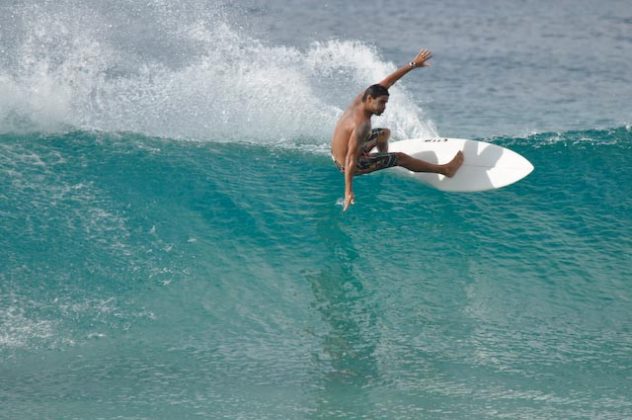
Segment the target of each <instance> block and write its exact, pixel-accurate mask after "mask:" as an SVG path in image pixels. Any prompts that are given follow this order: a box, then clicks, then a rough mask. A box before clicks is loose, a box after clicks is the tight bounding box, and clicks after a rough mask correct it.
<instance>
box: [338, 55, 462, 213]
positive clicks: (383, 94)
mask: <svg viewBox="0 0 632 420" xmlns="http://www.w3.org/2000/svg"><path fill="white" fill-rule="evenodd" d="M431 56H432V54H431V52H430V51H428V50H421V51H420V52H419V54H417V56H416V57H415V58H414V60H413V61H411V62H410V63H408V64H407V65H405V66H403V67H401V68H399V69H397V70H396V71H395V72H394V73H392V74H391V75H390V76H388V77H387V78H386V79H384V80H382V81H381V82H380V83H378V84H377V85H372V86H369V88H368V89H367V90H366V91H364V92H363V93H360V94H359V95H358V96H357V97H356V98H355V99H354V101H353V103H352V104H351V105H350V106H349V107H348V108H347V109H346V111H345V112H344V113H343V114H342V116H341V117H340V119H339V120H338V123H337V124H336V129H335V130H334V135H333V138H332V141H331V157H332V158H333V160H334V162H335V164H336V166H337V167H338V169H339V170H340V171H341V172H342V173H343V174H344V177H345V200H344V206H343V210H344V211H346V210H347V209H348V208H349V206H350V205H351V204H355V196H354V195H353V177H354V176H355V175H363V174H368V173H370V172H373V171H378V170H380V169H385V168H390V167H392V166H403V167H404V168H406V169H409V170H411V171H413V172H433V173H438V174H442V175H445V176H447V177H452V176H454V174H455V173H456V171H457V170H458V169H459V167H460V166H461V164H462V163H463V153H462V152H458V153H457V154H456V156H455V157H454V158H453V159H452V160H451V161H450V162H448V163H446V164H443V165H435V164H432V163H429V162H425V161H423V160H420V159H415V158H413V157H411V156H409V155H407V154H405V153H388V138H389V137H390V134H391V132H390V130H389V129H388V128H376V129H373V130H372V129H371V117H372V116H373V115H382V113H383V112H384V110H385V109H386V103H387V102H388V95H389V94H388V88H390V87H391V86H393V85H394V84H395V82H397V81H398V80H399V79H401V78H402V77H403V76H404V75H405V74H406V73H408V72H409V71H411V70H412V69H415V68H417V67H428V66H429V65H430V63H428V62H427V61H428V60H429V59H430V57H431ZM375 146H377V149H378V153H370V151H371V149H373V148H374V147H375Z"/></svg>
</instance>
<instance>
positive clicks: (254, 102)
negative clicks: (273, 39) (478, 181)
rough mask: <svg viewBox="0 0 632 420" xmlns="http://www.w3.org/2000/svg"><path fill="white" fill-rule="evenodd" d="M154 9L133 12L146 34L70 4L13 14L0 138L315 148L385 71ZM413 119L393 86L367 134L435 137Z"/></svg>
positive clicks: (347, 46) (354, 54) (357, 48)
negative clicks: (63, 134)
mask: <svg viewBox="0 0 632 420" xmlns="http://www.w3.org/2000/svg"><path fill="white" fill-rule="evenodd" d="M161 4H162V3H160V2H156V3H153V4H151V3H150V5H149V6H147V10H143V12H144V13H145V12H148V11H150V12H153V13H154V15H155V14H159V16H160V19H158V20H157V22H156V24H155V25H156V26H155V27H154V28H146V27H144V26H143V25H144V24H145V23H143V22H141V23H136V24H135V21H133V20H130V22H129V25H128V26H127V27H124V26H123V25H121V24H120V22H119V21H120V20H121V16H119V15H117V16H116V18H117V19H118V21H115V20H112V16H109V15H108V14H107V13H105V12H104V11H103V10H101V11H100V9H99V8H98V7H97V8H94V9H88V8H87V7H86V6H80V5H76V4H73V2H67V3H66V4H65V5H66V7H56V8H55V9H54V12H51V10H49V9H48V8H47V7H46V6H45V5H44V6H30V7H26V6H24V7H23V8H22V9H19V8H18V11H17V12H16V13H17V14H18V15H20V16H21V18H22V19H18V20H16V21H15V22H12V23H11V25H13V26H14V27H13V28H6V27H5V31H9V30H11V29H13V30H14V31H15V32H17V33H18V34H19V36H14V37H13V38H12V39H10V40H8V47H7V54H8V55H7V57H8V58H7V59H6V60H4V61H0V65H1V67H0V132H10V131H32V130H36V131H41V130H43V131H64V130H67V129H69V128H72V129H75V128H79V129H88V130H92V129H94V130H103V131H110V132H112V131H132V132H139V133H144V134H147V135H152V136H162V137H176V138H192V139H198V140H213V141H230V142H232V141H248V142H256V143H303V144H305V143H307V144H319V143H324V142H326V141H327V139H328V137H329V136H330V135H331V131H332V129H333V125H334V123H335V119H336V117H337V116H338V115H339V114H340V113H341V112H342V110H343V109H344V107H345V106H346V105H347V104H348V103H349V102H350V101H351V100H352V99H353V97H354V96H355V95H356V94H357V93H358V92H359V91H361V90H362V89H364V88H365V87H366V86H368V85H369V84H372V83H376V82H378V81H380V80H381V79H382V78H383V77H384V76H385V75H387V74H388V73H389V72H391V71H393V70H394V69H395V66H394V65H393V64H392V63H389V62H385V61H384V60H382V59H381V58H380V56H379V53H378V51H376V50H375V49H374V48H372V47H370V46H367V45H365V44H363V43H360V42H353V41H339V40H330V41H327V42H314V43H313V44H312V45H310V46H309V47H307V48H306V49H303V50H302V49H298V48H294V47H288V46H274V45H268V44H267V43H266V42H265V41H263V40H259V39H255V38H253V37H251V36H249V35H248V34H246V33H244V30H242V29H238V25H235V24H234V23H233V24H231V22H230V21H229V20H228V19H227V18H226V17H225V16H222V14H221V13H220V12H218V11H216V12H215V13H207V14H206V15H204V16H197V17H196V18H193V17H191V16H190V14H189V15H187V16H188V18H187V19H184V18H183V16H182V14H181V13H177V11H173V10H163V9H161ZM128 6H129V7H130V8H131V6H130V5H128ZM120 7H122V6H120ZM123 12H126V13H128V14H130V15H133V13H132V10H123ZM123 12H121V13H123ZM113 22H118V25H116V24H115V23H113ZM176 23H177V24H176ZM115 25H116V26H115ZM143 28H144V30H148V29H152V30H154V31H155V32H156V34H155V38H156V39H155V41H154V42H153V44H152V42H151V38H149V37H147V36H145V38H143V36H141V35H138V34H139V31H140V32H142V31H143ZM121 31H123V32H124V31H127V35H129V36H128V37H127V38H126V37H124V36H123V35H125V34H124V33H119V32H121ZM3 33H4V31H3ZM135 35H136V38H134V36H135ZM5 38H6V37H5ZM130 38H131V39H135V41H129V39H130ZM130 43H131V44H130ZM421 114H422V110H421V109H420V108H419V106H417V105H416V104H415V102H414V101H413V98H412V97H411V95H410V94H409V93H408V92H407V91H406V90H405V89H404V88H403V87H402V86H401V85H398V86H395V87H394V88H393V89H392V99H391V101H390V103H389V109H388V111H387V112H386V113H385V115H384V116H383V117H381V118H378V119H376V121H375V124H376V125H385V126H389V127H390V128H391V129H392V130H393V133H394V136H395V137H400V138H401V137H412V136H422V135H435V134H436V131H435V130H434V129H433V127H432V125H431V124H430V123H428V122H426V121H424V120H423V119H422V118H421V117H420V116H421Z"/></svg>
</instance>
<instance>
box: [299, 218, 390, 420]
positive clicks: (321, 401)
mask: <svg viewBox="0 0 632 420" xmlns="http://www.w3.org/2000/svg"><path fill="white" fill-rule="evenodd" d="M318 235H319V236H320V240H321V241H323V243H325V244H328V247H329V250H328V255H329V257H328V258H329V261H328V263H327V264H326V265H325V266H324V267H323V268H322V269H321V270H320V271H310V272H306V273H305V277H306V279H307V281H308V283H309V285H310V286H311V289H312V292H313V295H314V302H313V304H312V307H313V309H314V310H315V311H316V312H318V313H319V314H320V317H321V319H322V320H323V322H324V325H325V331H324V332H323V333H321V334H320V338H321V343H322V344H321V346H320V348H319V350H318V352H317V354H314V355H313V358H314V364H315V365H316V366H317V367H318V372H319V376H321V377H322V383H320V384H319V386H318V389H319V393H318V395H317V397H316V404H317V410H316V412H315V413H314V417H315V418H321V417H322V416H325V417H329V416H333V415H335V414H342V413H354V414H358V413H365V414H367V415H368V414H369V413H370V412H371V410H372V407H371V399H370V395H369V393H368V391H367V387H368V385H370V384H371V383H373V382H375V381H376V379H377V378H378V376H379V372H378V367H377V360H376V358H375V350H376V347H377V339H378V337H376V331H377V328H376V318H377V310H376V308H375V305H374V304H372V303H371V302H370V301H369V297H370V292H368V291H367V289H366V287H365V284H364V282H363V280H362V273H361V270H360V268H361V267H360V266H359V260H360V259H361V255H360V254H359V252H358V250H357V249H356V247H355V245H354V241H353V239H352V238H351V236H350V235H349V234H348V233H347V232H345V227H344V226H341V225H339V224H338V221H337V220H336V218H335V217H333V218H331V219H328V220H323V221H321V222H320V223H319V225H318Z"/></svg>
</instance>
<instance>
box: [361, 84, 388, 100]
mask: <svg viewBox="0 0 632 420" xmlns="http://www.w3.org/2000/svg"><path fill="white" fill-rule="evenodd" d="M388 95H389V93H388V89H386V88H385V87H384V86H382V85H379V84H378V85H371V86H369V87H368V88H367V90H365V91H364V95H362V102H364V101H366V98H368V97H369V96H370V97H371V98H374V99H375V98H377V97H380V96H388Z"/></svg>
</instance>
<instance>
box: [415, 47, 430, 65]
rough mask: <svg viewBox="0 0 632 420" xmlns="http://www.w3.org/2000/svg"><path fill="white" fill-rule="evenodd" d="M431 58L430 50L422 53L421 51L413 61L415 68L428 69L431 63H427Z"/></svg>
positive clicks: (423, 50)
mask: <svg viewBox="0 0 632 420" xmlns="http://www.w3.org/2000/svg"><path fill="white" fill-rule="evenodd" d="M431 58H432V53H431V52H430V50H425V49H422V50H421V51H419V54H417V57H415V58H414V59H413V61H411V63H413V65H414V67H428V66H430V63H428V62H427V61H428V60H430V59H431Z"/></svg>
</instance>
